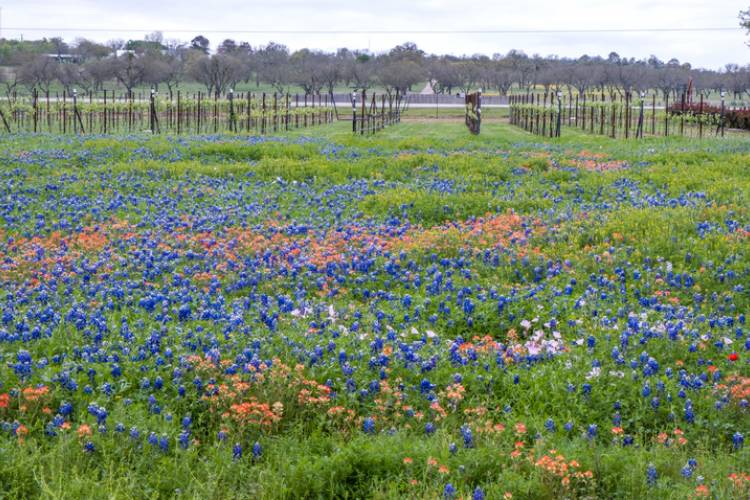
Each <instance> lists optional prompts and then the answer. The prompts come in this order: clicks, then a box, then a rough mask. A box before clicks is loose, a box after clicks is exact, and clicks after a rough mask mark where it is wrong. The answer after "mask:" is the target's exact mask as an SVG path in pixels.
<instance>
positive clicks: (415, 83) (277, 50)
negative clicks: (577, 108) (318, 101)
mask: <svg viewBox="0 0 750 500" xmlns="http://www.w3.org/2000/svg"><path fill="white" fill-rule="evenodd" d="M690 81H692V90H693V92H694V93H695V94H697V95H701V94H702V95H704V97H706V98H707V99H708V98H709V97H710V96H714V97H715V96H717V95H718V92H720V91H724V92H726V93H727V94H728V98H729V99H731V100H733V101H735V102H739V101H741V100H742V99H743V98H745V97H747V96H750V66H740V65H737V64H728V65H726V66H725V67H724V68H722V69H720V70H709V69H701V68H693V67H692V66H691V65H690V64H689V63H686V62H680V61H678V60H677V59H670V60H668V61H662V60H660V59H658V58H657V57H655V56H651V57H649V58H648V59H646V60H637V59H634V58H627V57H622V56H620V55H618V54H617V53H615V52H612V53H610V54H609V56H607V57H606V58H604V57H599V56H587V55H584V56H581V57H579V58H564V57H557V56H547V57H542V56H539V55H533V56H529V55H527V54H525V53H524V52H522V51H518V50H511V51H510V52H508V53H507V54H494V55H492V56H487V55H472V56H463V57H456V56H451V55H434V54H427V53H425V52H424V51H422V50H420V49H419V48H418V47H417V46H416V45H414V44H412V43H405V44H403V45H398V46H396V47H394V48H393V49H391V50H389V51H387V52H384V53H379V54H372V53H369V52H367V51H358V50H350V49H345V48H344V49H339V50H337V51H336V52H335V53H333V52H323V51H318V50H313V49H301V50H297V51H290V50H289V49H288V48H287V47H286V46H284V45H281V44H278V43H274V42H270V43H268V44H267V45H265V46H257V47H256V46H251V45H250V44H248V43H245V42H236V41H234V40H231V39H227V40H224V41H223V42H221V43H220V44H219V46H218V49H217V50H216V51H215V53H210V51H209V40H208V39H207V38H205V37H204V36H197V37H195V38H194V39H193V40H191V41H190V42H189V43H184V42H181V41H178V40H165V39H164V38H163V37H162V35H161V34H160V33H158V32H157V33H153V34H150V35H148V36H146V37H145V39H144V40H129V41H123V40H113V41H110V42H107V43H106V44H100V43H97V42H94V41H91V40H87V39H77V40H75V41H74V42H73V43H66V42H65V41H64V40H63V39H61V38H52V39H43V40H36V41H19V40H6V39H2V40H0V85H1V87H0V88H1V89H2V90H3V91H4V94H6V96H7V97H8V98H12V96H14V95H18V94H23V93H28V92H30V91H31V89H37V91H38V92H41V93H45V92H49V91H62V90H68V91H70V90H71V89H73V88H76V89H78V91H80V92H93V91H99V90H102V89H103V88H107V89H110V90H112V89H113V88H118V89H119V90H121V91H122V92H124V93H129V92H132V91H134V90H135V89H143V88H156V89H157V90H159V91H160V92H162V93H165V92H166V93H169V94H170V95H171V94H172V93H174V91H175V90H176V89H177V88H182V89H191V88H192V89H194V90H205V91H207V92H208V93H209V94H216V93H219V94H221V93H224V92H226V91H227V90H228V89H229V88H238V87H243V86H244V88H245V90H250V89H252V88H261V87H262V88H265V89H267V90H268V91H270V92H279V93H286V92H303V93H306V94H319V93H331V92H337V91H339V92H343V91H347V90H349V89H352V88H357V89H360V90H361V89H370V88H378V89H379V90H381V91H384V92H387V93H389V94H390V93H395V91H397V90H398V91H400V92H401V93H403V92H407V91H417V92H419V91H421V90H423V89H424V88H425V86H426V85H427V82H431V88H432V91H433V92H435V93H438V94H451V93H457V92H467V91H469V90H471V89H475V88H482V89H484V91H485V92H487V93H498V94H500V95H507V94H508V93H514V92H518V91H527V90H530V89H544V90H545V91H551V90H553V89H555V90H557V89H563V90H565V91H566V92H567V93H580V94H583V93H586V92H604V91H606V92H607V93H608V94H612V93H615V94H618V93H625V92H640V91H644V90H650V91H658V92H659V93H660V94H662V95H663V96H665V97H666V96H668V95H670V96H672V99H671V100H674V98H675V97H676V96H678V95H679V94H680V93H682V92H685V91H686V89H687V87H688V84H689V82H690Z"/></svg>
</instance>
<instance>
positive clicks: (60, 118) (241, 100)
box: [0, 89, 335, 135]
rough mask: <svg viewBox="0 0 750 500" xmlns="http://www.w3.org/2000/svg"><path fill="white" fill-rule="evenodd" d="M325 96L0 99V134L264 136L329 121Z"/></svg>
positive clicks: (110, 93)
mask: <svg viewBox="0 0 750 500" xmlns="http://www.w3.org/2000/svg"><path fill="white" fill-rule="evenodd" d="M334 119H335V116H334V107H333V105H332V102H331V101H329V96H327V95H320V94H316V95H311V94H308V95H303V96H300V95H291V94H288V93H287V94H277V93H273V94H266V93H261V94H255V93H252V92H246V93H235V92H232V91H229V92H227V93H226V94H225V95H223V96H220V95H218V94H214V95H213V96H209V95H207V94H205V93H203V92H196V93H193V94H183V93H182V92H181V91H177V92H176V93H174V94H171V95H170V96H168V97H160V96H159V95H158V94H157V93H156V92H155V91H151V92H150V93H149V94H147V95H143V94H139V95H136V94H135V93H130V94H127V93H123V94H120V95H116V94H115V92H114V91H108V90H102V91H100V92H89V93H86V94H84V95H83V96H79V95H78V93H77V92H75V91H73V92H71V93H70V94H68V93H67V92H62V93H55V94H54V95H52V94H51V93H49V92H46V93H45V94H44V95H40V93H39V92H38V91H37V90H36V89H33V90H32V92H31V95H30V96H29V97H16V96H12V97H9V98H7V99H6V100H4V101H0V131H4V132H6V133H23V132H32V133H51V134H68V133H74V134H113V133H135V132H144V131H149V132H151V133H154V134H157V133H168V134H178V135H179V134H196V135H200V134H217V133H227V132H229V133H251V134H261V135H264V134H268V133H275V132H281V131H288V130H292V129H298V128H306V127H312V126H317V125H323V124H328V123H332V122H333V121H334Z"/></svg>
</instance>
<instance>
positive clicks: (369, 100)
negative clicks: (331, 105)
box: [351, 90, 404, 135]
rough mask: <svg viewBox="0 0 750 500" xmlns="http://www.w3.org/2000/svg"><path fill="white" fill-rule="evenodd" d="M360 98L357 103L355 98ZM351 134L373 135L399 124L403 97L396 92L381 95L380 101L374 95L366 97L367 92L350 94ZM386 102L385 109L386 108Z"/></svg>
mask: <svg viewBox="0 0 750 500" xmlns="http://www.w3.org/2000/svg"><path fill="white" fill-rule="evenodd" d="M358 97H359V98H360V100H359V102H358V101H357V98H358ZM351 100H352V117H351V120H352V133H354V134H360V135H364V134H374V133H375V132H377V131H378V130H382V129H384V128H385V127H387V126H389V125H393V124H395V123H400V122H401V113H402V109H401V108H402V105H403V103H404V99H403V96H402V95H401V93H400V92H399V91H398V90H396V92H395V94H381V95H380V99H378V98H377V95H376V94H375V93H373V94H372V96H370V97H368V96H367V91H366V90H363V91H362V92H361V93H360V94H358V93H357V92H356V91H354V92H352V95H351ZM386 102H387V107H386Z"/></svg>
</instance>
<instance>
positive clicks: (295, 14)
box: [0, 0, 750, 69]
mask: <svg viewBox="0 0 750 500" xmlns="http://www.w3.org/2000/svg"><path fill="white" fill-rule="evenodd" d="M748 4H750V1H748V0H741V1H739V0H738V1H736V0H714V1H709V0H651V1H648V0H631V1H625V2H614V1H610V0H513V1H507V0H499V1H491V0H476V1H474V2H462V1H456V0H453V1H448V0H378V1H368V2H359V1H343V0H255V1H252V0H251V1H248V0H206V1H204V2H197V1H195V2H193V1H190V0H4V1H3V0H0V7H2V19H1V20H0V35H1V36H3V37H6V38H19V37H21V36H23V37H24V38H25V39H30V38H32V39H33V38H41V37H43V36H47V37H51V36H62V37H63V38H65V39H66V40H73V39H75V38H76V37H79V36H83V37H86V38H91V39H95V40H99V41H102V42H103V41H106V40H109V39H113V38H122V39H128V38H136V39H142V38H143V36H144V35H145V33H146V32H148V31H156V30H159V31H162V32H163V33H164V37H165V38H179V39H183V40H190V39H191V38H193V36H195V35H198V34H204V35H205V36H206V37H207V38H208V39H209V40H210V41H211V45H212V47H215V46H216V45H217V44H218V43H219V42H220V41H221V40H223V39H224V38H233V39H235V40H237V41H247V42H250V43H251V44H252V45H259V44H265V43H267V42H268V41H270V40H274V41H277V42H279V43H283V44H285V45H287V46H288V47H289V48H290V49H292V50H293V49H297V48H301V47H311V48H318V49H323V50H334V49H336V48H338V47H349V48H360V49H368V48H369V49H370V50H372V51H374V52H378V51H383V50H386V49H388V48H390V47H392V46H394V45H396V44H399V43H402V42H405V41H411V42H415V43H416V44H417V45H418V46H419V47H420V48H422V49H424V50H426V51H427V52H431V53H451V54H457V55H461V54H474V53H484V54H488V55H491V54H493V53H497V52H500V53H505V52H507V51H508V50H510V49H520V50H523V51H524V52H526V53H528V54H535V53H538V54H541V55H549V54H558V55H561V56H575V57H577V56H579V55H581V54H589V55H596V54H599V55H602V56H605V57H606V55H607V54H608V53H609V52H611V51H616V52H618V53H619V54H620V55H622V56H628V57H638V58H641V57H648V56H649V55H651V54H654V55H656V56H657V57H659V58H660V59H663V60H667V59H669V58H671V57H677V58H678V59H679V60H680V61H689V62H691V63H692V64H693V65H694V66H701V67H706V68H714V69H715V68H719V67H721V66H723V65H724V64H726V63H729V62H736V63H739V64H747V63H748V62H750V47H748V46H747V45H746V44H745V42H746V41H747V39H748V38H747V37H746V36H745V34H744V32H743V31H742V30H741V29H740V28H739V25H738V19H737V14H738V12H739V11H740V10H741V9H746V8H748ZM92 28H93V29H96V30H99V31H89V30H91V29H92ZM643 28H647V29H662V28H690V29H696V28H736V30H730V31H692V32H659V33H654V32H638V33H633V32H625V33H623V32H620V33H617V32H614V33H450V34H448V33H424V32H425V31H430V30H576V29H583V30H591V29H643ZM63 29H65V30H69V31H62V30H63ZM259 30H264V31H265V32H263V33H258V32H257V31H259ZM271 30H279V32H275V33H271V32H270V31H271ZM296 30H319V31H332V30H354V31H357V33H288V31H292V32H293V31H296ZM367 30H380V31H382V30H387V31H390V30H400V31H403V32H402V33H362V31H367ZM281 31H287V33H282V32H281Z"/></svg>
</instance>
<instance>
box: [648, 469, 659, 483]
mask: <svg viewBox="0 0 750 500" xmlns="http://www.w3.org/2000/svg"><path fill="white" fill-rule="evenodd" d="M658 478H659V474H658V473H657V472H656V467H655V466H654V464H648V467H647V468H646V482H647V483H648V484H649V485H651V486H653V485H655V484H656V480H657V479H658Z"/></svg>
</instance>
